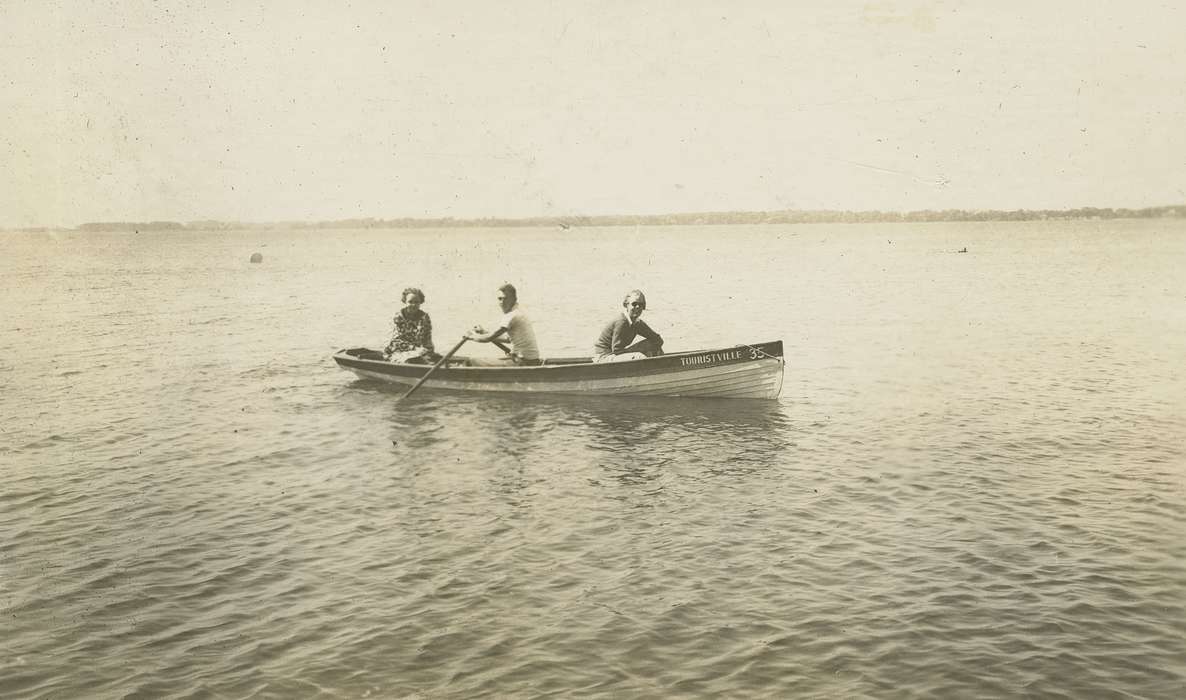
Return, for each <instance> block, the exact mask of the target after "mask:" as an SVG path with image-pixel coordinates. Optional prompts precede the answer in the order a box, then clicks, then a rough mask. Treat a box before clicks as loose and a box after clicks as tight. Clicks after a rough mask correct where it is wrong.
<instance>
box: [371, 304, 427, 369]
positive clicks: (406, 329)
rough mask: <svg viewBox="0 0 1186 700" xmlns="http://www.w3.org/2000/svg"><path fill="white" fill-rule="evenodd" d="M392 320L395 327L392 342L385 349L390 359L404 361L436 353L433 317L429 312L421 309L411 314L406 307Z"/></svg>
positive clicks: (384, 351)
mask: <svg viewBox="0 0 1186 700" xmlns="http://www.w3.org/2000/svg"><path fill="white" fill-rule="evenodd" d="M392 320H393V321H394V323H395V329H394V330H393V331H392V334H391V342H389V343H387V347H386V348H384V350H383V353H384V354H385V355H387V358H388V359H393V360H397V361H401V362H402V361H406V360H409V359H411V358H413V357H421V356H432V355H435V354H436V353H435V352H434V350H433V347H432V319H430V318H429V317H428V314H426V313H425V312H423V311H420V310H416V311H415V312H413V313H410V314H409V313H408V311H407V310H406V309H401V310H400V312H399V313H397V314H396V315H395V318H394V319H392Z"/></svg>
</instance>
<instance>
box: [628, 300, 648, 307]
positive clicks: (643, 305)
mask: <svg viewBox="0 0 1186 700" xmlns="http://www.w3.org/2000/svg"><path fill="white" fill-rule="evenodd" d="M630 306H631V307H632V308H635V309H645V308H647V305H646V304H643V303H640V302H637V301H632V302H630Z"/></svg>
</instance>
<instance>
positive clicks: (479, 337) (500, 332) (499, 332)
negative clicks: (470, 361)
mask: <svg viewBox="0 0 1186 700" xmlns="http://www.w3.org/2000/svg"><path fill="white" fill-rule="evenodd" d="M506 335H507V328H506V326H499V327H498V328H497V329H496V330H493V331H491V332H489V333H486V332H484V331H483V330H482V329H481V328H479V327H474V329H473V330H471V331H470V332H469V333H466V334H465V337H466V338H468V339H469V340H473V341H475V342H478V343H489V342H492V341H494V340H498V339H500V338H502V337H504V336H506Z"/></svg>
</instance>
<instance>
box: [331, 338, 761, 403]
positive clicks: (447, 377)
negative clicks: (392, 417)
mask: <svg viewBox="0 0 1186 700" xmlns="http://www.w3.org/2000/svg"><path fill="white" fill-rule="evenodd" d="M377 357H378V355H377V354H376V353H374V351H369V350H366V349H363V348H355V349H351V350H342V351H339V352H338V353H336V354H335V355H334V360H335V361H336V362H337V363H338V365H340V366H341V367H343V368H345V369H348V370H350V371H352V372H354V373H355V374H357V375H358V376H359V377H362V378H365V379H373V380H378V381H384V382H390V383H393V384H401V385H407V386H411V385H413V384H415V383H416V382H417V381H419V380H420V378H421V377H423V376H424V374H425V372H427V371H428V370H429V367H428V366H427V365H409V364H396V363H391V362H386V361H384V360H382V359H377ZM464 362H465V360H464V359H463V358H461V359H459V360H458V363H457V364H454V363H453V362H452V361H451V362H450V363H449V365H448V366H442V367H440V368H439V369H437V370H436V371H435V372H433V373H432V375H431V376H430V377H429V378H428V381H427V382H425V383H424V385H423V387H422V388H426V389H446V390H452V391H481V392H504V393H524V394H590V395H599V396H690V397H711V398H744V399H774V398H777V397H778V394H779V392H780V391H781V390H782V379H783V365H784V362H783V357H782V341H774V342H769V343H758V344H756V345H739V346H736V347H731V348H722V349H716V350H700V351H695V352H684V353H674V354H669V355H662V356H660V357H650V358H645V359H641V360H629V361H625V362H605V363H591V362H587V361H585V362H571V363H569V362H559V363H552V362H548V363H546V364H543V365H538V366H534V367H523V366H508V367H474V366H465V365H464V364H462V363H464Z"/></svg>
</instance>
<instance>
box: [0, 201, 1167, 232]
mask: <svg viewBox="0 0 1186 700" xmlns="http://www.w3.org/2000/svg"><path fill="white" fill-rule="evenodd" d="M1164 218H1186V205H1171V206H1163V207H1146V208H1143V209H1112V208H1097V207H1081V208H1078V209H1059V210H1052V209H1017V210H1013V211H1006V210H995V209H994V210H987V209H943V210H929V209H928V210H922V211H910V212H883V211H829V210H821V211H801V210H792V211H760V212H701V213H687V214H638V215H605V216H540V217H525V218H502V217H488V218H480V219H455V218H451V217H445V218H435V219H417V218H398V219H375V218H364V219H337V220H334V221H275V222H244V221H212V220H206V221H189V222H185V223H181V222H177V221H140V222H137V221H96V222H88V223H85V224H80V225H79V226H75V227H74V228H57V227H23V228H20V227H18V228H10V229H5V230H8V231H23V232H34V233H35V232H49V231H59V232H62V231H86V232H95V231H127V230H134V231H231V230H268V229H298V230H302V229H401V228H406V229H417V228H472V227H481V228H530V227H552V228H560V229H569V228H579V227H590V226H698V225H700V226H703V225H729V224H732V225H746V224H829V223H838V224H866V223H870V224H871V223H932V222H967V221H982V222H988V221H1069V220H1110V219H1164Z"/></svg>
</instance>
